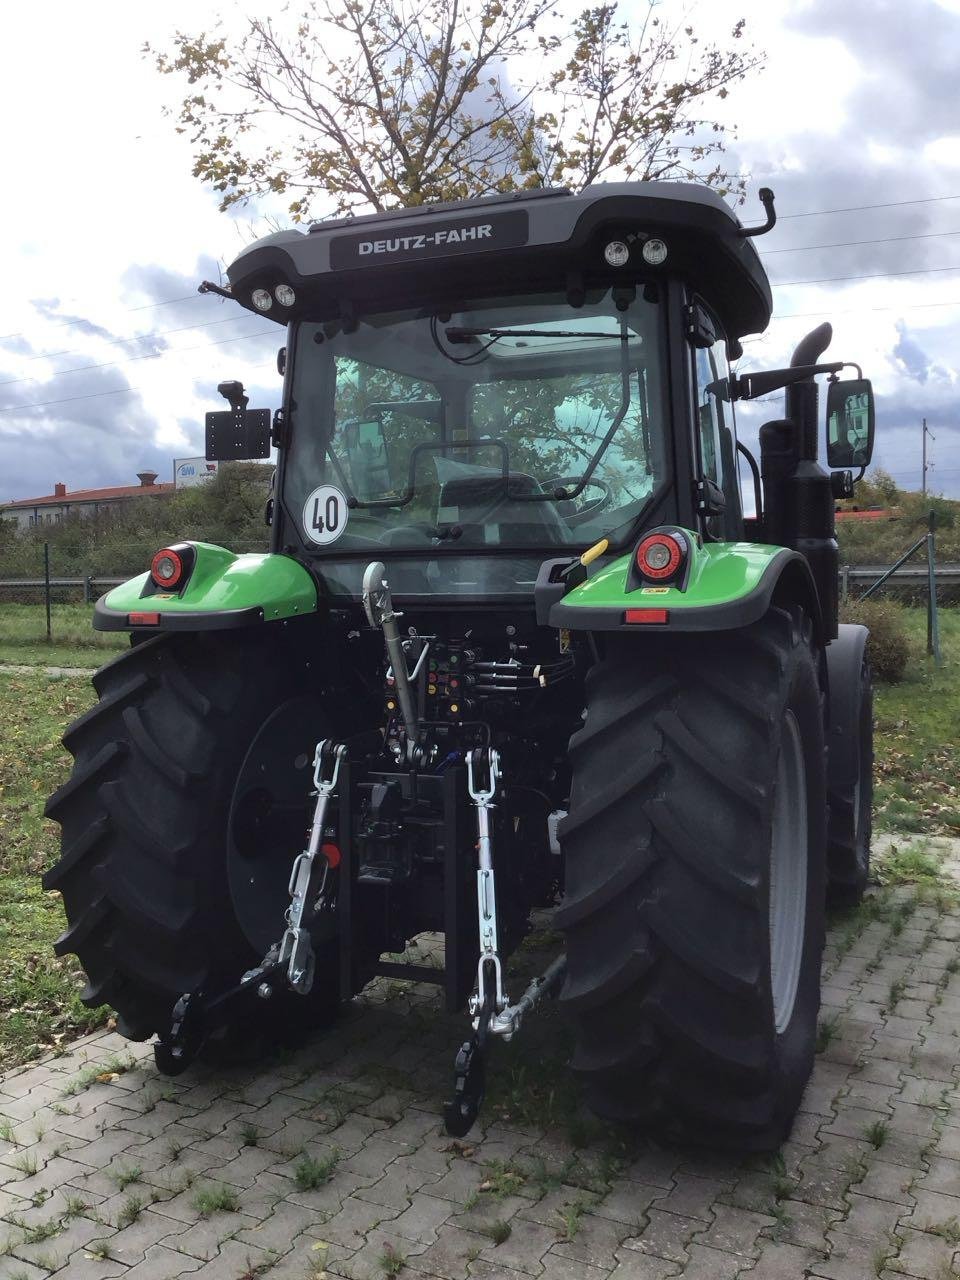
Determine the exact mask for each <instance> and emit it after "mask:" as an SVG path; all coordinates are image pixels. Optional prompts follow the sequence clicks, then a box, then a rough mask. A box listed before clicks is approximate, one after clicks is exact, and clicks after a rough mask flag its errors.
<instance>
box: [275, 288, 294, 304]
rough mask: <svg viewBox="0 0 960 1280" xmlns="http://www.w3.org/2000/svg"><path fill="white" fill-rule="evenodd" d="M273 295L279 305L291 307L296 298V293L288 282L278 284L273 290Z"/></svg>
mask: <svg viewBox="0 0 960 1280" xmlns="http://www.w3.org/2000/svg"><path fill="white" fill-rule="evenodd" d="M273 296H274V297H275V298H276V300H277V301H278V302H279V303H280V305H281V307H292V306H293V304H294V303H295V302H296V300H297V295H296V294H295V293H294V291H293V290H292V289H291V288H290V286H289V285H288V284H278V285H277V287H276V288H275V289H274V291H273Z"/></svg>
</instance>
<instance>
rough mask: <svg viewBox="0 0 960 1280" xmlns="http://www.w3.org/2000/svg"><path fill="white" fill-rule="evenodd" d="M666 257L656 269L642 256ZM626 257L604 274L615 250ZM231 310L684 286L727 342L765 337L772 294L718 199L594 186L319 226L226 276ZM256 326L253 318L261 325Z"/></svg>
mask: <svg viewBox="0 0 960 1280" xmlns="http://www.w3.org/2000/svg"><path fill="white" fill-rule="evenodd" d="M651 238H656V239H660V240H662V241H663V242H664V243H665V244H666V246H667V257H666V260H665V261H664V262H663V263H662V264H661V265H648V264H647V263H646V262H644V261H643V259H642V256H641V253H640V249H641V246H642V244H643V243H644V241H646V240H647V239H651ZM613 239H619V240H624V241H626V242H627V243H628V244H629V245H630V246H631V256H630V261H629V262H628V264H627V265H626V266H624V267H610V266H608V265H607V263H606V261H605V260H604V256H603V250H604V247H605V246H606V244H607V243H609V241H610V240H613ZM227 274H228V276H229V279H230V286H231V290H232V293H233V296H234V297H235V298H236V299H237V301H238V302H240V303H241V305H243V306H245V307H248V308H249V309H250V310H254V311H255V310H257V309H256V308H255V307H254V306H253V303H252V301H251V295H252V293H253V291H254V290H255V289H265V290H267V291H268V292H269V293H270V294H271V295H272V294H273V292H274V290H275V288H276V286H277V285H279V284H283V283H285V284H288V285H290V286H292V288H293V290H294V294H295V296H296V301H295V302H294V303H293V305H292V306H290V307H284V306H281V305H280V304H279V303H278V302H277V301H276V300H275V301H273V303H272V304H271V306H270V309H269V311H268V312H267V314H268V316H269V318H270V319H273V320H277V321H279V322H280V323H286V322H287V321H288V320H290V319H294V318H298V317H309V318H310V319H314V320H322V319H333V318H336V317H338V316H339V317H342V318H344V319H348V320H349V319H351V318H352V317H354V316H357V315H365V314H372V313H380V312H385V311H392V310H396V309H401V308H402V309H406V308H411V307H417V306H424V305H436V304H438V303H444V302H448V303H450V304H451V306H452V307H455V306H456V305H457V304H458V303H462V301H463V300H464V299H466V298H478V297H483V296H496V295H498V294H505V293H510V294H518V293H534V292H543V291H547V290H550V291H554V290H556V289H557V288H563V287H565V288H566V289H567V290H568V291H570V292H571V293H572V294H575V293H577V292H580V291H582V290H584V289H589V288H591V287H596V286H598V285H601V284H603V285H605V287H610V285H611V284H616V283H619V282H622V283H624V284H626V283H627V282H628V281H633V280H637V279H643V280H648V279H655V278H657V277H658V276H663V275H679V276H682V277H684V278H686V279H687V280H689V281H690V282H691V284H692V285H693V286H694V287H695V288H696V289H697V290H698V292H699V293H700V294H701V295H702V296H703V298H704V299H705V300H706V301H707V302H708V303H709V304H710V305H711V306H712V307H713V308H714V309H715V310H716V311H717V313H718V314H719V317H720V319H721V321H722V322H723V325H724V327H725V329H726V333H727V337H730V338H739V337H741V336H742V335H743V334H746V333H756V332H759V331H760V330H762V329H764V328H766V325H767V323H768V321H769V319H770V308H771V298H770V285H769V282H768V280H767V276H766V273H765V271H764V269H763V267H762V266H761V264H760V259H759V257H758V255H757V252H756V250H755V249H754V247H753V244H752V242H751V240H750V239H749V238H746V237H745V236H744V235H743V233H742V228H741V225H740V222H739V221H738V219H737V217H736V215H735V214H734V213H733V211H732V210H731V209H730V207H729V206H728V205H727V204H726V203H725V202H724V201H723V200H722V199H721V197H720V196H719V195H717V193H716V192H715V191H712V190H711V189H710V188H708V187H703V186H697V185H694V184H692V183H679V182H622V183H610V184H598V185H595V186H591V187H587V188H585V189H584V190H583V191H581V192H580V193H579V194H573V193H571V192H570V191H568V190H567V189H566V188H565V187H553V188H546V189H543V190H535V191H523V192H515V193H511V194H507V195H496V196H485V197H481V198H479V199H475V200H459V201H455V202H451V203H446V204H432V205H420V206H418V207H416V208H412V209H394V210H391V211H390V212H388V213H373V214H364V215H360V216H358V217H352V218H338V219H333V220H330V221H325V222H318V223H314V224H313V225H312V226H311V227H310V229H309V230H308V231H293V230H291V231H280V232H278V233H276V234H275V235H270V236H266V237H264V239H262V240H257V241H256V242H255V243H253V244H251V245H250V246H249V247H248V248H246V249H244V251H243V252H242V253H241V254H240V255H239V257H238V258H236V260H235V261H234V262H233V263H231V265H230V267H229V268H228V272H227ZM258 314H259V312H258Z"/></svg>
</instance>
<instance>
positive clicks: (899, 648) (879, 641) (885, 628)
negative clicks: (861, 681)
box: [840, 600, 913, 684]
mask: <svg viewBox="0 0 960 1280" xmlns="http://www.w3.org/2000/svg"><path fill="white" fill-rule="evenodd" d="M840 620H841V621H842V622H859V623H860V624H861V625H862V626H864V627H867V628H869V631H870V638H869V640H868V641H867V657H868V658H869V660H870V666H871V667H872V669H873V675H874V679H876V680H882V681H884V683H886V684H899V683H900V681H901V680H902V679H903V677H904V674H905V673H906V670H907V666H908V665H909V663H910V659H911V658H912V657H913V645H912V644H911V642H910V635H909V633H908V631H907V624H906V619H905V618H904V613H903V609H902V607H901V606H900V605H898V604H896V603H895V602H894V601H893V600H858V601H856V602H853V603H851V604H846V605H844V606H843V607H842V608H841V610H840Z"/></svg>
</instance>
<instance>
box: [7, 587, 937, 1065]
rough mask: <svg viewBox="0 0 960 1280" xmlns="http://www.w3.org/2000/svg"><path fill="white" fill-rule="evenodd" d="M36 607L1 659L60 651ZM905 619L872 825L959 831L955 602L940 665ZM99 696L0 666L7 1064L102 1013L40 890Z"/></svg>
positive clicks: (65, 624)
mask: <svg viewBox="0 0 960 1280" xmlns="http://www.w3.org/2000/svg"><path fill="white" fill-rule="evenodd" d="M61 608H62V609H63V610H64V614H63V617H62V618H61V619H60V621H61V623H62V628H63V634H64V635H66V636H67V637H68V638H69V640H70V641H71V642H75V641H76V640H77V639H78V638H88V637H92V636H93V634H94V633H93V632H89V633H88V632H87V631H86V630H85V628H86V626H87V625H88V615H89V609H88V608H83V607H82V606H76V605H74V606H61ZM31 609H32V610H33V615H34V616H33V621H31V615H30V613H29V610H31ZM11 610H23V612H22V613H17V614H12V613H11ZM37 615H39V618H40V627H41V630H40V636H41V637H42V615H43V610H42V609H40V610H37V608H36V606H27V605H22V606H10V605H0V662H2V661H4V660H7V658H6V655H7V654H9V655H10V658H12V659H13V660H14V661H17V662H23V661H25V659H26V658H27V655H33V654H34V653H38V654H39V655H40V656H39V657H38V658H37V662H38V663H39V665H47V660H48V659H49V655H51V653H52V652H53V651H52V650H51V649H48V648H47V646H46V645H45V643H44V642H43V640H42V638H41V639H40V640H37V638H36V635H37V625H36V618H37ZM908 620H909V625H910V628H911V631H912V633H913V635H914V638H915V643H916V647H917V656H916V659H915V660H914V661H913V662H912V664H911V675H910V678H909V679H908V680H906V681H905V682H904V683H903V684H901V685H897V686H889V687H881V688H879V689H878V690H877V701H876V711H877V730H878V733H877V793H876V809H875V826H876V829H877V830H878V831H879V830H887V831H897V832H902V833H905V834H907V833H918V832H920V833H923V834H929V835H934V834H951V835H960V788H958V779H960V741H958V739H960V731H958V726H960V610H952V611H944V612H943V613H942V614H941V633H942V637H943V645H944V658H945V663H944V666H943V667H942V668H941V669H940V670H939V671H937V670H935V669H934V668H933V665H932V662H930V661H929V660H928V659H927V658H926V657H925V656H923V637H924V626H925V623H924V616H923V613H922V611H921V610H912V611H910V612H909V614H908ZM71 627H72V628H73V629H72V630H70V628H71ZM31 628H32V630H31ZM18 629H19V630H18ZM31 636H33V638H32V639H31V638H30V637H31ZM103 639H104V638H103V637H99V642H94V643H88V644H82V643H81V644H79V645H75V646H74V647H73V648H65V649H64V650H63V651H62V652H64V653H66V654H70V655H71V659H70V661H66V659H64V658H61V657H60V656H59V654H58V657H57V658H56V659H54V660H53V661H54V663H55V664H57V665H59V664H61V663H62V664H63V665H74V656H73V655H83V656H84V658H85V661H86V662H87V663H88V664H89V665H90V666H97V665H99V664H100V663H101V662H103V661H105V660H106V659H107V657H109V650H111V649H117V648H122V647H123V646H124V644H125V642H126V640H125V637H123V636H121V637H119V640H118V638H115V637H107V640H108V641H109V643H107V644H104V643H102V641H103ZM52 664H53V663H51V665H52ZM76 665H82V663H79V662H78V663H77V664H76ZM94 699H95V694H94V692H93V689H92V688H91V686H90V683H89V680H88V679H87V678H86V677H83V676H81V677H52V676H48V675H45V674H44V673H42V672H40V671H37V672H35V673H34V672H30V673H26V674H23V675H14V674H10V673H3V672H0V1069H3V1068H5V1067H9V1066H12V1065H14V1064H15V1063H18V1062H24V1061H27V1060H28V1059H30V1058H33V1057H36V1056H37V1055H38V1054H40V1053H42V1052H44V1051H47V1050H49V1049H51V1048H55V1047H56V1046H57V1045H58V1044H60V1043H61V1042H63V1041H68V1040H70V1039H71V1038H73V1037H75V1036H76V1035H79V1034H81V1033H82V1032H84V1031H86V1030H89V1029H91V1028H92V1027H94V1026H96V1025H98V1023H100V1022H102V1021H103V1020H104V1018H105V1017H106V1016H107V1015H106V1011H105V1010H104V1011H100V1012H99V1013H96V1012H93V1013H92V1012H91V1011H90V1010H87V1009H85V1008H84V1007H83V1005H81V1004H80V1002H79V999H78V993H79V990H80V988H81V986H82V979H81V976H80V973H79V971H78V969H77V967H76V965H75V964H74V963H73V960H72V958H70V959H68V960H62V961H61V960H57V959H56V958H55V957H54V955H53V952H52V950H51V945H52V943H53V941H54V939H55V938H56V937H57V935H58V934H59V933H60V932H61V931H62V929H63V927H64V921H63V913H62V908H61V904H60V896H59V894H56V893H50V894H47V893H44V892H43V891H42V889H41V888H40V874H41V872H42V871H43V870H44V869H45V868H46V867H48V866H50V865H51V863H53V862H54V860H55V859H56V857H57V847H58V839H59V828H58V827H56V825H55V824H54V823H51V822H47V821H46V820H45V819H44V818H43V816H42V815H43V806H44V802H45V800H46V797H47V795H48V794H49V793H50V792H51V791H52V790H53V789H54V788H55V787H56V786H57V785H58V784H59V783H60V781H62V779H63V778H65V777H66V775H67V772H68V769H69V758H68V756H67V754H66V752H65V751H64V750H63V748H62V747H61V745H60V735H61V733H62V732H63V730H64V728H65V727H66V725H67V724H68V723H69V722H70V721H71V720H73V719H74V718H75V717H76V716H78V715H80V713H81V712H83V711H85V710H86V709H87V707H89V706H91V705H92V703H93V701H94Z"/></svg>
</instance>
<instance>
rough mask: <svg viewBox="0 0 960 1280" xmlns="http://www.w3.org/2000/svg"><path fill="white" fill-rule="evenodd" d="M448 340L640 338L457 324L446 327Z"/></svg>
mask: <svg viewBox="0 0 960 1280" xmlns="http://www.w3.org/2000/svg"><path fill="white" fill-rule="evenodd" d="M443 332H444V336H445V337H446V339H447V341H448V342H469V341H470V340H471V339H472V338H606V339H607V340H608V341H609V340H610V339H611V338H612V339H613V340H614V341H615V342H628V341H629V340H630V339H631V338H639V337H640V335H639V334H638V333H622V334H621V333H610V332H607V333H597V332H586V331H584V330H582V329H464V328H459V327H457V326H456V325H453V326H451V327H450V328H449V329H444V331H443Z"/></svg>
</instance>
